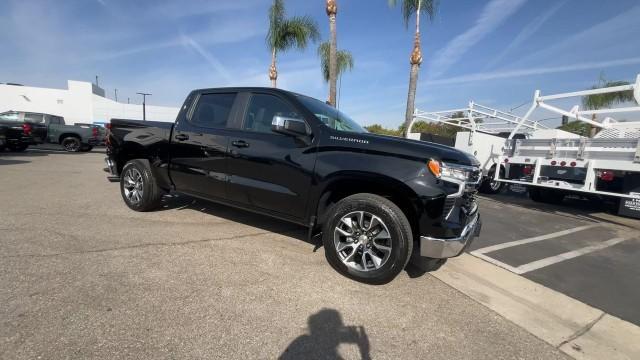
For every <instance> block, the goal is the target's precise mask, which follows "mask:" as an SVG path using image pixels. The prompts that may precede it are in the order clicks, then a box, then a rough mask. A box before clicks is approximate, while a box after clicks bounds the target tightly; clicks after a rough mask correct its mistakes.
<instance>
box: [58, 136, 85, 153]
mask: <svg viewBox="0 0 640 360" xmlns="http://www.w3.org/2000/svg"><path fill="white" fill-rule="evenodd" d="M60 144H62V147H64V150H65V151H67V152H78V151H80V148H81V146H82V143H81V142H80V139H78V138H77V137H75V136H67V137H66V138H64V139H62V141H61V142H60Z"/></svg>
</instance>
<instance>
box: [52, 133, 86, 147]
mask: <svg viewBox="0 0 640 360" xmlns="http://www.w3.org/2000/svg"><path fill="white" fill-rule="evenodd" d="M68 137H74V138H76V139H78V140H80V141H82V138H81V137H80V136H79V135H78V134H74V133H64V134H62V135H60V137H59V138H58V144H62V140H64V139H65V138H68Z"/></svg>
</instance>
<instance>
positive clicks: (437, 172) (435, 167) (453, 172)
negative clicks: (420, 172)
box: [427, 160, 469, 182]
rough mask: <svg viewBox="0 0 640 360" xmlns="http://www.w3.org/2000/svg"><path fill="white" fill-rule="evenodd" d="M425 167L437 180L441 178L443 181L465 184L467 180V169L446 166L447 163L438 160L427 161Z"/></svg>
mask: <svg viewBox="0 0 640 360" xmlns="http://www.w3.org/2000/svg"><path fill="white" fill-rule="evenodd" d="M427 167H428V168H429V171H431V173H432V174H433V175H434V176H435V177H437V178H438V179H440V178H442V179H444V180H446V179H450V180H455V181H465V182H466V181H467V180H468V179H469V171H468V170H467V169H464V168H458V167H456V166H451V165H447V163H443V162H441V161H438V160H429V162H428V163H427Z"/></svg>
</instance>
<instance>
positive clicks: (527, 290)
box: [431, 254, 640, 359]
mask: <svg viewBox="0 0 640 360" xmlns="http://www.w3.org/2000/svg"><path fill="white" fill-rule="evenodd" d="M431 275H433V276H434V277H436V278H437V279H439V280H440V281H442V282H444V283H445V284H447V285H449V286H451V287H453V288H455V289H457V290H458V291H460V292H462V293H463V294H465V295H467V296H469V297H470V298H472V299H473V300H475V301H477V302H479V303H480V304H482V305H484V306H486V307H488V308H489V309H491V310H493V311H495V312H496V313H498V314H500V315H501V316H503V317H504V318H506V319H508V320H510V321H511V322H513V323H515V324H516V325H518V326H520V327H522V328H524V329H525V330H527V331H528V332H530V333H531V334H533V335H534V336H536V337H538V338H540V339H541V340H543V341H545V342H547V343H549V344H550V345H552V346H554V347H555V348H557V349H559V350H560V351H562V352H564V353H565V354H567V355H569V356H571V357H573V358H576V359H604V358H606V359H640V341H638V339H640V327H638V326H636V325H634V324H631V323H629V322H626V321H624V320H621V319H619V318H616V317H614V316H612V315H609V314H606V313H604V312H603V311H601V310H598V309H596V308H594V307H591V306H589V305H587V304H585V303H582V302H580V301H578V300H576V299H573V298H571V297H568V296H566V295H564V294H561V293H559V292H557V291H555V290H551V289H549V288H547V287H544V286H542V285H540V284H537V283H535V282H533V281H531V280H528V279H526V278H524V277H521V276H518V275H516V274H513V273H511V272H509V271H507V270H505V269H502V268H499V267H497V266H495V265H492V264H489V263H487V262H485V261H483V260H481V259H478V258H476V257H474V256H472V255H469V254H462V255H460V256H459V257H457V258H453V259H450V260H449V261H448V262H447V265H446V266H443V267H442V268H441V269H440V270H438V271H436V272H433V273H431Z"/></svg>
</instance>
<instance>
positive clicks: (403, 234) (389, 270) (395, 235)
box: [322, 193, 413, 284]
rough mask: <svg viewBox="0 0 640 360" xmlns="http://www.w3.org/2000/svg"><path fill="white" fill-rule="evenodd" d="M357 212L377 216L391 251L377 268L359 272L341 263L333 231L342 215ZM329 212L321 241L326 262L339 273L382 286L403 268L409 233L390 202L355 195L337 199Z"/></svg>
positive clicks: (410, 241) (410, 240) (403, 218)
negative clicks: (387, 235) (387, 233)
mask: <svg viewBox="0 0 640 360" xmlns="http://www.w3.org/2000/svg"><path fill="white" fill-rule="evenodd" d="M358 211H365V212H367V213H369V214H372V215H375V216H377V217H378V218H380V219H381V220H382V221H383V222H384V225H385V226H386V228H387V229H388V232H389V239H388V240H387V241H389V244H390V245H391V251H390V254H389V256H388V258H387V259H386V260H385V262H384V263H382V264H381V266H380V267H379V268H376V269H370V270H367V271H361V270H357V269H354V268H352V267H349V266H347V265H345V264H344V263H343V262H342V260H341V259H340V258H339V255H338V252H337V250H336V245H335V243H334V231H335V229H336V227H337V226H338V223H339V222H340V221H341V219H342V217H343V216H347V215H348V214H350V213H353V212H358ZM329 212H330V213H329V214H328V215H327V217H326V221H325V223H324V226H323V234H322V241H323V243H324V248H325V256H326V258H327V261H328V262H329V264H330V265H331V266H332V267H333V268H334V269H336V270H337V271H338V272H339V273H340V274H342V275H344V276H346V277H348V278H351V279H353V280H356V281H360V282H364V283H368V284H386V283H388V282H390V281H391V280H393V279H394V278H395V277H396V276H397V275H398V274H399V273H400V272H401V271H402V270H403V269H404V268H405V266H406V265H407V262H408V261H409V257H410V255H411V252H412V250H413V234H412V232H411V226H410V225H409V221H408V220H407V217H406V216H405V215H404V213H403V212H402V210H400V208H398V206H396V205H395V204H394V203H393V202H391V201H390V200H388V199H386V198H383V197H381V196H378V195H374V194H365V193H362V194H355V195H351V196H348V197H346V198H344V199H342V200H340V201H339V202H338V203H337V204H336V205H335V206H333V207H332V208H331V209H330V210H329ZM360 248H362V246H360ZM352 251H353V252H356V251H358V250H356V249H353V250H352ZM356 256H357V255H356ZM363 256H364V255H363ZM365 262H366V259H365Z"/></svg>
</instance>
